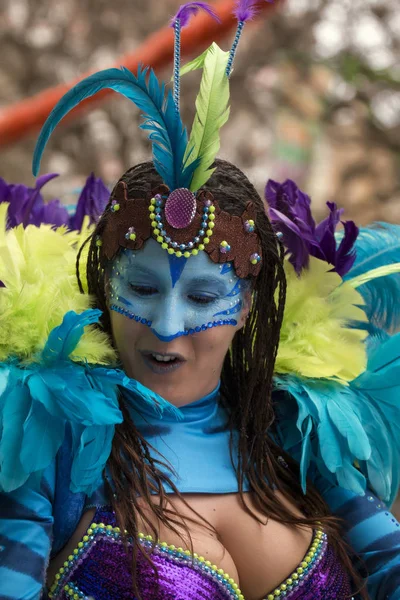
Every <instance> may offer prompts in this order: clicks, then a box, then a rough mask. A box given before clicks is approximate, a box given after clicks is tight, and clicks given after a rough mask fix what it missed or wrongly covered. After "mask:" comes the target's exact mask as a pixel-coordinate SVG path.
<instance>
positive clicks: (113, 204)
mask: <svg viewBox="0 0 400 600" xmlns="http://www.w3.org/2000/svg"><path fill="white" fill-rule="evenodd" d="M119 209H120V205H119V203H118V202H117V200H113V201H112V202H111V210H112V212H117V211H119Z"/></svg>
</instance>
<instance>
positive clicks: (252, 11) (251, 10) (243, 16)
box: [233, 0, 258, 22]
mask: <svg viewBox="0 0 400 600" xmlns="http://www.w3.org/2000/svg"><path fill="white" fill-rule="evenodd" d="M256 5H257V0H237V2H236V7H235V10H234V11H233V14H234V15H235V17H236V18H237V20H238V21H239V22H241V21H243V22H245V21H249V20H250V19H252V18H253V17H255V15H256V14H257V12H258V11H257V6H256Z"/></svg>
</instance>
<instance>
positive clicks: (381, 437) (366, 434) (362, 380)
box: [275, 333, 400, 503]
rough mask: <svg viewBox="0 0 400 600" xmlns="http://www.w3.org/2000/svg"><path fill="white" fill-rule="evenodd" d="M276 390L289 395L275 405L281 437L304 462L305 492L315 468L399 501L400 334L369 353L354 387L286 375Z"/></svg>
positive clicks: (359, 489) (353, 488) (340, 482)
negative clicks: (309, 477) (308, 478)
mask: <svg viewBox="0 0 400 600" xmlns="http://www.w3.org/2000/svg"><path fill="white" fill-rule="evenodd" d="M275 390H276V393H277V392H284V394H283V395H282V397H281V399H280V400H279V401H278V402H276V403H275V406H276V408H277V415H278V419H277V428H278V433H279V434H280V438H281V443H282V446H283V448H284V449H285V450H286V451H288V452H289V453H290V454H292V455H293V456H294V458H295V459H296V460H298V461H299V462H300V475H301V483H302V486H303V490H304V491H305V484H306V477H307V475H308V474H309V472H310V469H311V467H312V465H314V467H316V468H317V469H318V470H319V472H320V473H321V474H322V475H323V476H324V477H327V475H328V478H329V479H330V480H331V481H332V482H333V483H335V482H336V484H337V485H340V486H342V487H344V488H346V489H350V490H351V491H353V492H355V493H357V494H362V493H363V491H364V490H365V489H366V487H367V486H368V487H370V488H371V489H373V490H375V492H376V493H377V495H378V496H379V497H380V498H382V499H383V500H385V501H386V502H388V503H392V502H393V501H394V499H395V497H396V495H397V492H398V489H399V483H400V333H399V334H397V335H395V336H392V337H389V338H387V339H386V341H383V342H382V343H381V344H380V345H379V346H376V347H375V348H374V349H373V350H370V354H369V356H368V366H367V369H366V371H365V372H364V373H363V374H362V375H360V376H359V377H358V378H357V379H355V380H354V381H352V382H350V384H349V386H344V385H341V384H339V383H336V382H334V381H328V380H312V379H306V378H303V379H300V378H298V377H296V376H291V375H287V376H281V377H276V378H275ZM296 413H297V419H294V418H293V415H294V414H296ZM310 423H311V426H310ZM356 465H358V466H356Z"/></svg>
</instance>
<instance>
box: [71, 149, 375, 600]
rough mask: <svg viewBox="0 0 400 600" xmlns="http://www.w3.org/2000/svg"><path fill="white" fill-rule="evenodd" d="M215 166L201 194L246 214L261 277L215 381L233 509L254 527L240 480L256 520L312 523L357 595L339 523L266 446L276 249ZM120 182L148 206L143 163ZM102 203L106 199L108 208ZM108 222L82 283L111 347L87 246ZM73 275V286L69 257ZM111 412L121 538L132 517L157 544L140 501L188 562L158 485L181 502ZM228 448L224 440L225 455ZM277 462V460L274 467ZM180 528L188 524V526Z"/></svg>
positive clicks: (249, 188)
mask: <svg viewBox="0 0 400 600" xmlns="http://www.w3.org/2000/svg"><path fill="white" fill-rule="evenodd" d="M215 167H216V170H215V172H214V173H213V175H212V177H211V178H210V180H209V181H208V183H207V184H206V185H205V186H204V187H203V188H202V189H206V190H209V191H211V192H212V194H213V196H214V198H216V199H217V200H218V203H219V205H220V207H221V208H222V209H223V210H224V211H227V212H229V213H231V214H233V215H241V214H242V212H243V210H244V207H245V205H246V202H248V200H252V201H253V203H254V204H255V206H256V228H257V232H258V235H259V236H260V239H261V245H262V253H263V263H262V269H261V272H260V274H259V275H258V277H257V279H256V280H255V281H254V285H253V303H252V307H251V310H250V314H249V318H248V319H247V321H246V324H245V326H244V327H243V328H242V329H241V330H240V331H238V332H237V333H236V336H235V338H234V340H233V343H232V347H231V349H230V351H229V352H228V354H227V356H226V358H225V362H224V365H223V369H222V375H221V401H222V402H223V403H224V405H225V406H226V408H227V410H228V414H229V415H230V422H229V425H230V429H231V432H233V431H234V430H236V431H238V432H239V445H238V450H237V451H238V456H237V461H236V462H237V465H238V466H237V479H238V490H239V494H240V497H241V500H242V505H243V508H244V510H246V511H247V512H249V513H250V514H251V515H252V516H253V517H254V518H255V519H257V520H258V521H259V522H261V521H260V520H259V518H258V517H257V516H256V514H255V513H254V512H253V511H252V510H251V508H250V507H249V506H248V503H246V502H245V500H244V497H243V481H244V479H245V478H246V479H247V480H248V481H249V483H250V489H251V492H250V493H251V494H252V498H253V501H254V504H255V506H256V508H257V509H258V510H259V511H260V512H261V513H262V515H265V517H267V518H268V517H271V518H272V519H275V520H276V521H278V522H280V523H284V524H290V525H293V526H295V527H298V526H304V525H306V526H310V527H313V528H316V527H318V526H319V524H322V526H323V527H324V529H325V531H326V533H327V534H328V537H329V539H330V543H331V544H332V546H333V547H334V549H335V550H336V553H337V555H338V557H339V559H340V560H341V562H342V563H343V565H344V567H345V568H346V570H347V571H348V572H349V573H350V575H351V577H352V578H353V583H354V586H355V587H356V588H358V591H359V590H360V589H361V588H362V587H363V585H362V579H361V578H360V576H359V575H358V574H357V572H356V571H355V569H354V567H353V564H352V561H351V558H350V548H349V547H348V546H347V545H346V543H345V542H344V541H343V532H342V523H341V522H340V520H339V519H337V518H335V517H333V516H332V515H330V511H329V508H328V506H327V505H326V503H325V502H324V500H323V499H322V497H321V495H320V494H319V493H318V492H317V491H316V489H315V488H314V487H313V486H312V484H311V482H308V485H307V494H306V495H304V494H303V492H302V489H301V486H300V478H299V467H298V465H297V463H296V462H295V461H294V460H292V459H291V457H290V456H287V455H286V454H285V453H284V452H283V451H282V449H281V448H280V447H279V446H278V445H277V444H276V443H275V442H274V441H273V436H271V435H268V433H267V432H273V431H274V420H275V414H274V408H273V402H272V385H273V372H274V365H275V358H276V354H277V350H278V345H279V335H280V328H281V323H282V318H283V311H284V304H285V294H286V280H285V274H284V270H283V248H282V247H281V245H280V243H279V241H278V240H277V238H276V236H275V234H274V232H273V230H272V228H271V224H270V222H269V220H268V217H267V215H266V212H265V207H264V205H263V202H262V200H261V198H260V196H259V194H258V193H257V191H256V190H255V188H254V186H253V185H252V184H251V183H250V181H249V180H248V179H247V177H246V176H245V175H244V174H243V173H242V172H241V171H240V170H239V169H238V168H236V167H235V166H233V165H232V164H230V163H228V162H226V161H222V160H217V161H216V163H215ZM121 180H122V181H124V182H125V183H126V185H127V188H128V197H129V198H135V197H136V198H138V197H142V198H143V197H149V198H150V193H151V189H152V188H154V187H156V186H157V185H159V184H160V183H162V182H161V180H160V177H159V175H158V174H157V172H156V170H155V169H154V166H153V164H152V163H151V162H146V163H143V164H140V165H137V166H136V167H133V168H132V169H129V171H127V172H126V173H125V174H124V175H123V176H122V177H121ZM112 197H113V196H112V195H111V198H110V201H111V199H112ZM110 218H112V213H111V212H110V211H108V210H107V209H106V210H105V212H104V214H103V215H102V217H101V219H100V221H99V223H98V224H97V227H96V230H95V231H94V233H93V235H92V236H91V238H90V246H89V252H88V261H87V282H88V291H89V293H90V294H92V295H93V296H94V298H95V302H96V305H97V306H98V308H100V309H101V310H102V311H103V315H102V322H101V326H102V327H103V328H104V330H105V331H106V332H108V333H109V335H110V338H111V339H112V333H111V323H110V317H109V312H108V309H107V302H106V295H105V270H106V262H105V259H104V258H103V256H102V253H101V248H99V246H98V245H97V244H96V240H97V239H98V236H99V237H100V238H101V234H102V231H103V229H104V226H105V224H106V223H107V220H108V219H110ZM77 273H78V279H79V256H78V264H77ZM79 282H80V280H79ZM80 285H81V284H80ZM81 290H82V286H81ZM82 291H83V290H82ZM120 406H121V409H122V411H123V414H124V422H123V423H122V424H121V425H119V426H117V427H116V432H115V436H114V440H113V447H112V452H111V456H110V458H109V461H108V474H109V476H110V478H111V484H109V491H110V499H111V503H112V505H113V507H114V509H115V512H116V515H117V519H118V521H119V525H120V528H121V530H122V531H124V530H126V531H127V532H128V534H129V535H130V536H132V537H133V538H137V536H138V533H139V532H138V516H140V517H141V518H142V519H143V521H144V522H145V523H146V524H147V526H148V527H149V529H150V531H151V532H152V536H153V539H155V540H157V537H158V535H157V529H156V526H155V525H154V524H153V523H152V522H151V520H150V519H149V517H148V511H145V510H143V508H142V507H141V505H140V503H139V497H141V498H142V499H144V500H145V501H146V503H147V505H148V508H149V509H150V513H152V515H153V517H156V522H161V523H162V524H163V525H165V526H167V527H169V528H170V529H171V530H172V531H174V532H175V533H176V534H178V535H179V536H180V537H181V539H183V537H182V533H181V532H179V531H178V530H177V528H176V527H177V526H178V525H179V526H180V527H183V529H184V531H185V534H186V536H187V539H188V543H189V544H190V547H191V550H192V554H193V547H192V542H191V537H190V533H189V529H188V527H187V524H185V523H183V522H182V520H181V519H180V518H179V515H178V514H177V513H176V512H175V511H174V510H172V509H170V508H167V507H166V495H165V492H164V490H163V484H164V483H168V484H169V485H170V486H171V488H172V489H173V490H174V492H175V493H176V494H177V495H178V497H179V498H180V499H181V500H182V502H184V504H185V505H186V506H188V504H187V502H186V501H185V499H184V497H183V496H182V495H181V494H180V493H179V491H178V490H177V489H176V488H175V487H174V485H173V484H172V482H171V481H170V480H169V478H168V477H167V476H166V475H165V469H161V468H160V467H162V466H164V465H163V463H162V457H160V461H158V460H154V459H153V458H152V456H151V455H150V452H149V448H150V446H149V444H148V443H147V442H146V440H145V439H144V438H143V436H142V435H141V434H140V432H139V431H138V430H137V429H136V427H135V424H134V423H133V421H132V419H131V417H130V415H129V413H128V410H127V408H126V407H125V405H124V400H123V398H122V396H121V398H120ZM232 448H233V443H232V434H231V453H232V452H233V450H232ZM279 457H283V458H284V460H283V461H282V460H281V459H280V458H279ZM278 459H279V460H278ZM285 463H286V464H285ZM275 490H278V491H279V492H281V494H282V495H283V497H285V498H286V499H288V500H289V501H291V502H293V503H294V504H295V505H296V507H297V508H298V509H299V511H301V512H302V514H304V515H305V516H304V517H303V518H300V517H297V516H294V515H293V514H292V512H291V511H290V510H289V509H288V508H286V506H284V505H283V503H282V502H281V501H280V500H279V497H277V495H276V494H275ZM154 494H156V495H157V496H158V498H159V499H158V501H157V502H155V501H154V499H153V500H152V495H154ZM189 508H190V507H189ZM191 510H192V512H193V513H194V514H195V515H196V516H197V519H200V520H201V521H202V522H203V523H204V524H205V526H206V527H208V528H210V529H211V530H213V527H212V526H211V525H210V524H208V523H207V521H205V520H204V519H203V518H202V517H201V516H200V515H199V514H198V513H197V512H196V511H194V510H193V509H191ZM189 520H193V521H195V519H194V518H193V519H189ZM197 522H198V520H197ZM136 547H138V549H139V551H140V552H141V553H142V554H143V556H144V557H145V558H146V560H148V561H149V562H150V563H151V564H152V565H153V567H154V569H155V572H156V573H157V569H156V567H155V566H154V564H153V562H152V560H151V555H150V554H149V553H148V551H145V550H143V549H142V547H141V545H140V544H137V545H136ZM133 560H134V563H133V573H136V567H137V554H136V552H134V558H133ZM133 579H134V581H133V586H134V592H135V594H136V595H137V597H138V598H141V595H140V589H139V582H138V581H136V578H135V577H134V578H133ZM155 579H157V578H155ZM156 585H157V583H156ZM361 597H362V598H368V595H367V592H366V591H365V589H363V590H362V591H361Z"/></svg>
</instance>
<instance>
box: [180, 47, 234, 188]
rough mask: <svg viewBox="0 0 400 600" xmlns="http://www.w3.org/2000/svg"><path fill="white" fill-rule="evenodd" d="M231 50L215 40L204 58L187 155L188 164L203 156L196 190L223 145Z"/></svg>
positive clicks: (196, 175)
mask: <svg viewBox="0 0 400 600" xmlns="http://www.w3.org/2000/svg"><path fill="white" fill-rule="evenodd" d="M228 58H229V52H224V51H223V50H221V49H220V48H219V46H218V45H217V44H215V43H214V44H212V46H210V48H209V49H208V51H207V53H206V56H205V58H204V66H203V77H202V80H201V84H200V91H199V94H198V96H197V99H196V110H197V112H196V116H195V118H194V122H193V127H192V132H191V135H190V140H189V143H188V146H187V151H186V156H185V158H187V159H188V164H191V163H192V162H193V161H195V160H196V159H199V161H200V162H199V165H198V167H197V169H196V170H195V172H194V173H193V178H192V181H191V184H190V189H191V190H192V191H193V192H195V191H197V190H198V189H199V188H200V187H201V186H202V185H204V184H205V183H206V182H207V181H208V180H209V178H210V177H211V175H212V173H213V171H214V169H210V166H211V165H212V164H213V162H214V160H215V157H216V155H217V153H218V151H219V148H220V137H219V130H220V129H221V127H222V126H223V125H224V124H225V123H226V122H227V120H228V117H229V106H228V102H229V79H228V77H227V76H226V73H225V70H226V65H227V62H228Z"/></svg>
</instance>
